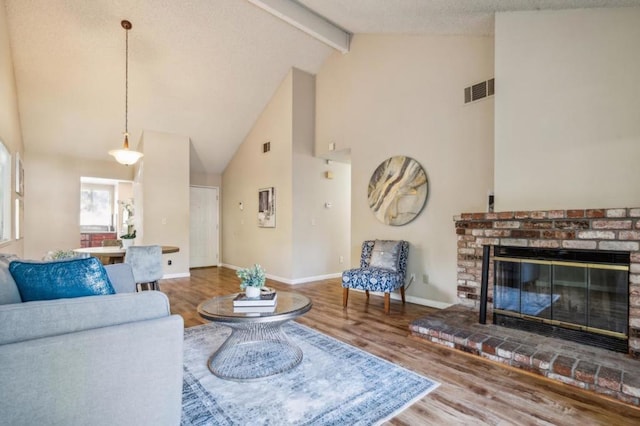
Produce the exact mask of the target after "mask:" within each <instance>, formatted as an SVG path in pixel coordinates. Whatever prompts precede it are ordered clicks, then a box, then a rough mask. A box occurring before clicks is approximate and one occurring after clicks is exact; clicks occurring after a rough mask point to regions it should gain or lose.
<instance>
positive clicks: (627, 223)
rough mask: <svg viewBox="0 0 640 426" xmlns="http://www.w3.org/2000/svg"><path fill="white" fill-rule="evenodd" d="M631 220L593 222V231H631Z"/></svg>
mask: <svg viewBox="0 0 640 426" xmlns="http://www.w3.org/2000/svg"><path fill="white" fill-rule="evenodd" d="M631 225H632V221H631V220H594V221H593V222H592V223H591V227H592V228H593V229H631Z"/></svg>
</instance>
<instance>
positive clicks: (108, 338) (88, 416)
mask: <svg viewBox="0 0 640 426" xmlns="http://www.w3.org/2000/svg"><path fill="white" fill-rule="evenodd" d="M149 293H154V292H149ZM32 325H34V326H36V327H37V326H39V325H40V324H39V323H33V324H32ZM183 327H184V325H183V321H182V317H180V316H179V315H171V316H166V317H163V318H158V319H152V320H147V321H137V322H133V323H127V324H121V325H116V326H113V327H103V328H98V329H94V330H85V331H81V332H78V333H70V334H65V335H61V336H55V337H46V338H43V339H35V340H30V341H27V342H20V343H12V344H8V345H0V364H1V365H2V368H0V395H2V398H0V413H2V415H1V417H0V423H2V424H8V425H13V426H28V425H35V424H37V425H92V426H111V425H154V426H176V425H178V424H180V414H181V409H182V374H183V367H182V356H183V330H184V328H183Z"/></svg>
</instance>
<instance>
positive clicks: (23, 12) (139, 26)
mask: <svg viewBox="0 0 640 426" xmlns="http://www.w3.org/2000/svg"><path fill="white" fill-rule="evenodd" d="M5 2H6V6H7V16H8V22H9V34H10V40H11V44H12V51H13V60H14V67H15V74H16V83H17V88H18V98H19V112H20V118H21V122H22V130H23V140H24V144H25V149H26V150H27V151H34V152H35V151H37V152H43V153H58V154H64V155H77V156H81V157H86V158H95V159H103V160H107V159H109V158H110V157H109V156H108V155H107V153H106V152H107V151H108V150H109V149H113V148H117V147H119V146H120V145H121V144H122V132H123V131H124V37H125V33H124V30H123V29H122V28H121V26H120V21H121V20H122V19H128V20H130V21H131V22H132V23H133V29H132V30H131V31H130V33H129V131H130V133H131V135H132V138H131V140H132V144H133V145H134V146H135V143H136V141H137V137H138V136H139V135H140V133H141V132H142V131H143V130H144V129H147V130H154V131H161V132H167V133H175V134H180V135H187V136H189V138H190V139H191V144H192V146H191V154H192V155H191V168H192V171H194V172H207V173H222V171H223V170H224V168H225V166H226V164H227V163H228V161H229V160H230V159H231V157H232V155H233V153H234V152H235V151H236V149H237V147H238V145H239V144H240V143H241V142H242V141H243V139H244V137H245V136H246V134H247V133H248V132H249V130H250V129H251V126H252V125H253V123H254V122H255V120H256V118H257V117H258V115H259V114H260V113H261V111H262V110H263V108H264V107H265V105H266V103H267V102H268V101H269V99H270V98H271V96H272V94H273V93H274V91H275V90H276V88H277V87H278V85H279V84H280V82H281V81H282V79H283V78H284V77H285V76H286V74H287V72H288V71H289V69H290V68H291V67H297V68H299V69H301V70H304V71H307V72H310V73H313V74H315V73H316V72H318V70H319V69H320V67H321V65H322V63H323V62H324V61H325V59H326V58H327V57H328V56H329V55H330V54H331V53H332V52H333V51H332V49H331V48H329V47H327V46H326V45H324V44H322V43H321V42H319V41H317V40H315V39H313V38H312V37H311V36H308V35H307V34H305V33H303V32H301V31H300V30H297V29H295V28H293V27H292V26H290V25H288V24H286V23H285V22H283V21H281V20H279V19H278V18H276V17H274V16H272V15H270V14H269V13H267V12H265V11H264V10H262V9H260V8H258V7H256V6H254V5H253V4H251V3H250V2H248V1H246V0H181V1H177V0H90V1H87V0H5ZM298 2H299V3H301V4H303V5H304V6H306V7H307V8H309V9H311V10H314V11H316V12H317V13H319V14H321V15H323V16H325V17H326V18H327V19H328V20H330V21H331V22H334V23H335V24H337V25H338V26H340V27H342V28H344V29H345V30H347V31H349V32H351V33H410V34H475V35H487V34H492V33H493V14H494V11H506V10H525V9H526V10H529V9H548V8H576V7H603V6H606V7H618V6H638V5H640V0H610V1H602V0H600V1H597V0H544V1H533V0H298Z"/></svg>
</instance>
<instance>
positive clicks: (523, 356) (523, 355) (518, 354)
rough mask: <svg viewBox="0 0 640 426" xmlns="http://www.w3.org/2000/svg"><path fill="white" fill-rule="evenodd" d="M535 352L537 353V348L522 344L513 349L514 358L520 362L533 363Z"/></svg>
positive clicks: (524, 363)
mask: <svg viewBox="0 0 640 426" xmlns="http://www.w3.org/2000/svg"><path fill="white" fill-rule="evenodd" d="M534 353H536V348H534V347H533V346H526V345H522V346H520V347H519V348H517V349H516V350H514V351H513V360H514V361H516V362H517V363H519V364H523V365H531V356H532V355H533V354H534Z"/></svg>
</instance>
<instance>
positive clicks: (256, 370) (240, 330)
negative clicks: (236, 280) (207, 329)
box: [198, 291, 312, 380]
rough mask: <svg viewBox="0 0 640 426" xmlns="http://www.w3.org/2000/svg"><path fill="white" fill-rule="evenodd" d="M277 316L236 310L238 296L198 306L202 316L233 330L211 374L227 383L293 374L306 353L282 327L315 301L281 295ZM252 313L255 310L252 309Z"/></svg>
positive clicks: (213, 359) (214, 358) (216, 356)
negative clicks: (288, 372)
mask: <svg viewBox="0 0 640 426" xmlns="http://www.w3.org/2000/svg"><path fill="white" fill-rule="evenodd" d="M277 293H278V299H277V303H276V306H275V309H273V312H246V310H247V309H242V312H238V311H239V310H238V309H235V310H234V306H233V299H234V298H235V297H236V296H237V293H236V294H231V295H228V296H221V297H214V298H213V299H209V300H206V301H204V302H202V303H201V304H200V305H198V314H199V315H200V316H201V317H202V318H204V319H207V320H209V321H213V322H217V323H220V324H222V325H225V326H227V327H230V328H231V335H230V336H229V337H228V338H227V340H225V342H224V343H223V344H222V346H220V348H218V350H217V351H215V352H214V353H213V355H211V357H210V358H209V364H208V365H209V370H211V372H212V373H213V374H215V375H216V376H218V377H220V378H222V379H227V380H253V379H261V378H264V377H269V376H273V375H274V374H280V373H283V372H285V371H288V370H291V369H292V368H294V367H295V366H297V365H298V364H300V362H301V361H302V349H300V348H299V347H298V346H297V345H295V344H294V343H293V342H292V341H291V340H290V339H289V337H287V335H286V334H285V332H284V331H283V330H282V328H281V326H282V324H284V323H286V322H287V321H290V320H292V319H294V318H296V317H299V316H301V315H303V314H304V313H306V312H308V311H309V310H310V309H311V306H312V303H311V300H310V299H309V298H308V297H306V296H303V295H301V294H297V293H289V292H286V291H278V292H277ZM249 310H251V309H249Z"/></svg>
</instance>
